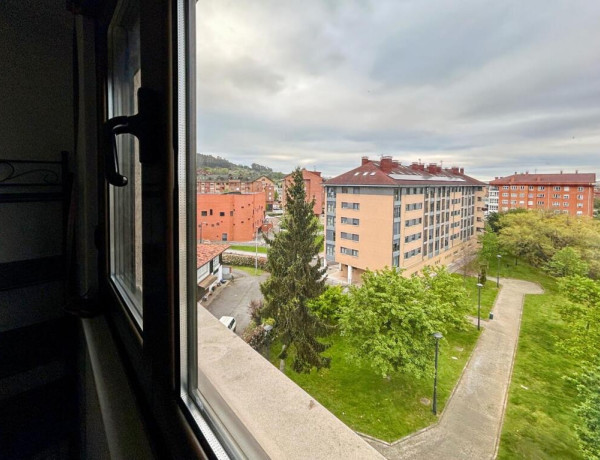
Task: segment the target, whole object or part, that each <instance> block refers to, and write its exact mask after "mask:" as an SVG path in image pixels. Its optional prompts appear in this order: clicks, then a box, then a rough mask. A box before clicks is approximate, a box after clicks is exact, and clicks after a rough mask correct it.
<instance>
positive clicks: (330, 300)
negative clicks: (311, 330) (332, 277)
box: [308, 286, 348, 326]
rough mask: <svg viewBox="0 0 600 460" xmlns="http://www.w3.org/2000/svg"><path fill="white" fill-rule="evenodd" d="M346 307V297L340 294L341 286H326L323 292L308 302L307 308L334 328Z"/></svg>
mask: <svg viewBox="0 0 600 460" xmlns="http://www.w3.org/2000/svg"><path fill="white" fill-rule="evenodd" d="M347 305H348V296H347V295H346V294H344V293H343V292H342V288H341V286H328V287H327V289H325V292H323V294H321V295H320V296H319V297H317V298H316V299H313V300H311V301H309V303H308V307H309V308H310V310H311V311H312V312H313V313H314V314H315V315H316V316H317V317H319V318H320V319H322V320H323V321H325V322H326V323H327V324H330V325H332V326H335V325H336V324H337V323H338V321H339V319H340V315H341V312H342V310H343V309H344V308H345V307H346V306H347Z"/></svg>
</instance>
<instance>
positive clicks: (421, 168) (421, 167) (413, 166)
mask: <svg viewBox="0 0 600 460" xmlns="http://www.w3.org/2000/svg"><path fill="white" fill-rule="evenodd" d="M410 169H412V170H413V171H425V165H424V164H422V163H417V162H413V163H412V164H411V165H410Z"/></svg>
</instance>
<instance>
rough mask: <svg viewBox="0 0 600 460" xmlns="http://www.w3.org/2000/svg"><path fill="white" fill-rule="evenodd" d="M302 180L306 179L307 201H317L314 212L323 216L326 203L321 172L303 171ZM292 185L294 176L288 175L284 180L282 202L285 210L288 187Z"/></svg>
mask: <svg viewBox="0 0 600 460" xmlns="http://www.w3.org/2000/svg"><path fill="white" fill-rule="evenodd" d="M302 178H303V179H304V188H305V189H306V200H307V201H310V200H312V199H313V198H314V199H315V205H314V207H313V211H314V213H315V215H317V216H320V215H321V214H323V204H324V203H325V189H324V188H323V178H322V177H321V173H320V172H319V171H308V170H306V169H302ZM291 183H292V175H291V174H288V175H287V176H285V177H284V178H283V195H282V197H281V201H282V204H283V207H284V208H285V194H286V192H285V191H286V189H287V187H288V186H289V185H290V184H291Z"/></svg>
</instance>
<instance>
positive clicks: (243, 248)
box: [229, 244, 267, 254]
mask: <svg viewBox="0 0 600 460" xmlns="http://www.w3.org/2000/svg"><path fill="white" fill-rule="evenodd" d="M229 249H235V250H236V251H244V252H251V253H252V254H255V253H256V247H255V246H251V245H238V244H234V245H232V246H229ZM258 252H259V254H266V253H267V248H265V247H264V246H259V247H258Z"/></svg>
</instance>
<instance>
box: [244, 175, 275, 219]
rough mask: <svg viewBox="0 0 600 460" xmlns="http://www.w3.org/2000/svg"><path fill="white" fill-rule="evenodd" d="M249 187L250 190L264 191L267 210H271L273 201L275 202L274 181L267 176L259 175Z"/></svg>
mask: <svg viewBox="0 0 600 460" xmlns="http://www.w3.org/2000/svg"><path fill="white" fill-rule="evenodd" d="M250 187H251V191H252V192H265V198H266V200H267V211H272V210H273V203H274V202H275V182H273V181H272V180H271V179H269V178H268V177H267V176H261V177H259V178H258V179H256V180H255V181H253V182H252V183H251V185H250Z"/></svg>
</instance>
